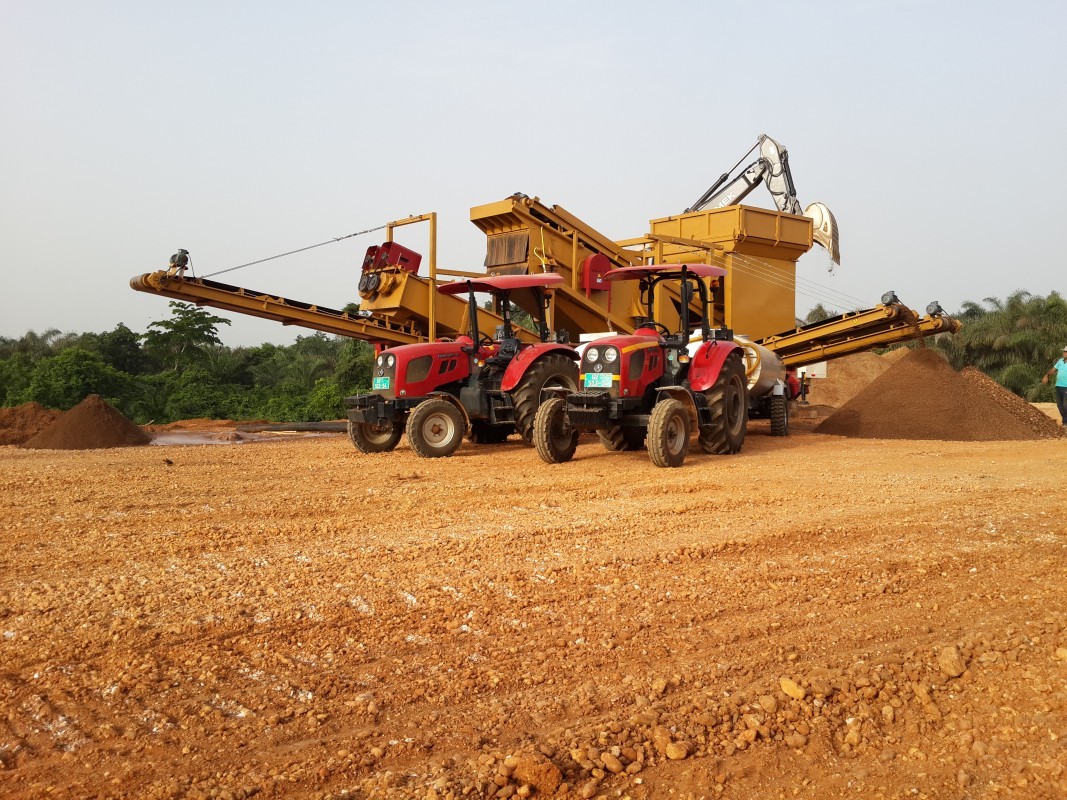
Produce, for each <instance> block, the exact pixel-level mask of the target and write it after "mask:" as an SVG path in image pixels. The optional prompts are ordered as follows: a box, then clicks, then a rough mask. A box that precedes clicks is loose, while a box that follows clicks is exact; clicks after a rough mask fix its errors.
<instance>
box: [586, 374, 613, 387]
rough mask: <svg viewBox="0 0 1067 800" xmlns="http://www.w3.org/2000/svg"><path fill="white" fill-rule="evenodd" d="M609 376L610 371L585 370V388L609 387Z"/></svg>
mask: <svg viewBox="0 0 1067 800" xmlns="http://www.w3.org/2000/svg"><path fill="white" fill-rule="evenodd" d="M611 378H612V376H611V373H610V372H587V373H586V375H585V388H586V389H610V388H611Z"/></svg>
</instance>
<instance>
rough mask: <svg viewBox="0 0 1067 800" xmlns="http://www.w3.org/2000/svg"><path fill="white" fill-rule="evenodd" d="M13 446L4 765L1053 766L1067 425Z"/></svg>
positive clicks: (681, 775)
mask: <svg viewBox="0 0 1067 800" xmlns="http://www.w3.org/2000/svg"><path fill="white" fill-rule="evenodd" d="M794 430H795V431H797V432H796V434H795V435H793V436H790V437H788V438H784V439H781V438H772V437H771V436H769V435H768V432H767V429H766V423H765V422H764V423H754V424H753V425H752V429H751V431H750V434H749V437H748V439H747V440H746V443H745V447H744V450H743V451H742V453H740V454H739V455H736V456H708V455H704V454H702V453H700V452H699V448H694V449H693V451H692V452H691V453H690V456H689V458H688V459H687V461H686V463H685V465H684V466H683V467H681V468H680V469H677V470H661V469H656V468H655V467H653V466H652V465H651V463H650V462H649V460H648V457H647V454H645V453H643V452H637V453H608V452H607V451H604V450H602V449H601V448H600V447H599V446H598V445H597V444H596V443H595V442H583V444H582V445H581V446H580V447H579V449H578V453H577V456H576V457H575V459H574V461H572V462H570V463H568V464H560V465H554V466H547V465H545V464H543V463H542V462H541V461H540V460H539V459H538V458H537V456H536V454H535V453H534V452H533V451H532V450H531V449H528V448H526V447H524V446H522V445H521V444H519V443H517V442H513V441H512V442H508V443H506V444H504V445H500V446H495V447H478V446H476V445H472V444H468V443H464V445H463V446H462V447H461V448H460V450H459V451H458V453H457V455H456V456H455V457H453V458H451V459H439V460H424V459H419V458H417V457H416V456H415V455H414V453H413V452H412V451H411V450H409V449H408V448H407V446H406V444H403V443H402V444H401V446H400V447H399V448H398V449H397V450H396V451H395V452H393V453H390V454H383V455H379V456H366V455H361V454H360V453H358V452H357V451H355V450H354V448H352V446H351V445H350V444H349V443H348V441H347V440H346V439H345V438H344V437H328V438H317V439H302V440H297V441H285V442H264V443H258V444H256V445H255V446H251V447H245V446H241V447H184V448H159V447H153V448H125V449H121V450H93V451H65V452H59V451H44V450H21V449H17V448H14V447H4V448H0V513H2V514H3V519H4V520H5V536H4V547H3V549H2V550H0V708H2V709H3V711H4V713H3V714H2V715H0V767H2V769H0V795H3V796H8V797H29V798H37V797H54V796H66V797H97V796H99V797H129V798H170V797H190V798H197V797H218V798H226V797H234V798H237V797H249V796H253V795H256V796H263V797H300V798H303V797H308V798H323V797H326V798H340V797H357V798H367V797H404V798H407V797H412V798H438V799H439V800H444V798H447V797H454V798H458V797H491V796H496V797H510V796H515V797H524V796H533V797H537V796H547V795H550V794H551V795H553V796H565V797H583V798H588V797H598V796H602V797H612V798H614V797H620V796H629V797H632V798H667V797H688V796H694V797H726V798H750V797H766V798H781V797H788V798H792V797H808V798H827V797H831V798H832V797H850V798H851V797H865V798H866V797H873V798H912V797H926V798H959V797H975V798H980V797H992V796H998V797H1017V798H1034V797H1038V798H1042V797H1048V798H1051V797H1063V796H1064V793H1065V792H1067V774H1065V773H1064V768H1065V761H1067V755H1065V751H1064V742H1065V741H1067V683H1065V678H1067V628H1065V624H1067V614H1065V606H1064V602H1063V593H1064V586H1065V564H1067V559H1065V556H1067V532H1065V527H1067V526H1065V525H1064V523H1063V517H1062V510H1061V508H1060V504H1059V503H1058V502H1056V500H1058V498H1059V496H1060V495H1061V494H1062V481H1063V475H1064V474H1067V441H1064V440H1038V441H1014V442H943V441H910V440H887V441H877V440H861V439H848V438H842V437H838V436H825V435H819V434H812V433H808V432H806V430H805V429H804V426H797V427H796V428H794Z"/></svg>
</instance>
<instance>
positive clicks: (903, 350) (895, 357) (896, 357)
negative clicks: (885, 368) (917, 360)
mask: <svg viewBox="0 0 1067 800" xmlns="http://www.w3.org/2000/svg"><path fill="white" fill-rule="evenodd" d="M915 349H918V348H915V347H898V348H897V349H896V350H890V351H889V352H888V353H883V354H882V358H884V359H885V360H886V361H888V362H889V363H890V364H896V363H897V362H898V361H900V359H902V358H904V356H906V355H907V354H908V353H910V352H911V351H912V350H915Z"/></svg>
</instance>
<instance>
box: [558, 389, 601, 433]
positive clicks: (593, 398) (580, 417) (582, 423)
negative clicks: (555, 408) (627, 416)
mask: <svg viewBox="0 0 1067 800" xmlns="http://www.w3.org/2000/svg"><path fill="white" fill-rule="evenodd" d="M610 403H611V396H610V395H609V394H608V393H607V392H580V393H577V394H572V395H570V396H569V397H568V398H567V422H568V423H570V426H571V427H572V428H606V427H607V426H608V406H609V405H610Z"/></svg>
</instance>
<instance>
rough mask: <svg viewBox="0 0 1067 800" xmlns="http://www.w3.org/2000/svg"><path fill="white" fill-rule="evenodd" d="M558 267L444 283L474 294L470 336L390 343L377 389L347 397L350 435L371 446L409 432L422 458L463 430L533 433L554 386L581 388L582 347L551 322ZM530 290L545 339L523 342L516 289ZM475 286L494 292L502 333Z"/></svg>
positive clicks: (376, 368) (383, 445)
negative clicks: (487, 326)
mask: <svg viewBox="0 0 1067 800" xmlns="http://www.w3.org/2000/svg"><path fill="white" fill-rule="evenodd" d="M562 282H563V276H562V275H558V274H556V273H552V272H549V273H542V274H539V275H497V276H490V277H485V278H479V279H477V280H463V281H457V282H455V283H447V284H444V285H443V286H439V287H438V291H439V292H441V293H442V294H452V295H455V294H462V293H466V294H467V295H468V298H469V299H468V302H469V311H470V313H469V317H470V335H469V336H459V337H457V338H456V339H455V340H451V339H438V340H437V341H435V342H426V343H422V344H407V345H401V346H399V347H394V348H391V349H389V350H383V351H382V352H381V353H380V354H379V355H378V357H377V358H376V359H375V361H374V365H373V368H372V373H373V379H372V385H371V389H372V393H370V394H361V395H356V396H355V397H348V398H345V405H346V406H347V407H348V435H349V438H350V439H351V440H352V444H354V445H355V446H356V448H357V449H359V450H361V451H362V452H364V453H384V452H386V451H389V450H392V449H393V448H394V447H396V445H397V443H398V442H399V441H400V437H401V435H402V434H403V433H404V432H405V430H406V432H407V436H408V443H409V444H410V445H411V448H412V449H413V450H414V451H415V452H416V453H417V454H418V455H420V456H422V457H424V458H438V457H441V456H450V455H452V453H454V452H455V451H456V448H457V447H459V445H460V443H461V442H462V441H463V436H464V434H467V433H469V435H470V438H471V439H473V440H474V441H475V442H477V443H480V444H493V443H499V442H503V441H504V440H505V439H506V438H507V437H508V435H509V434H511V433H514V432H515V431H518V432H519V434H520V435H521V436H522V438H523V439H524V440H525V441H526V442H527V443H529V442H531V441H532V439H533V421H534V414H535V413H536V411H537V407H538V405H540V403H541V398H542V392H543V391H544V390H545V389H546V388H562V389H565V390H568V391H574V390H575V389H577V388H578V366H577V364H576V362H577V360H578V354H577V353H576V352H575V351H574V348H572V347H568V346H566V345H564V344H562V343H560V340H562V339H563V338H564V337H562V336H559V335H553V334H552V333H551V332H550V331H549V329H548V326H547V324H546V316H547V314H546V311H547V309H548V303H549V290H550V288H551V287H552V286H555V285H556V284H559V283H562ZM519 290H523V291H529V292H531V293H532V298H531V299H532V301H533V304H532V307H534V308H536V309H537V310H538V312H539V313H538V314H537V319H536V320H535V322H536V325H537V328H538V331H537V333H538V336H539V338H540V339H541V341H540V343H538V344H528V343H525V342H522V341H520V339H519V338H518V337H517V336H516V330H515V327H514V326H513V325H512V315H511V293H512V292H513V291H519ZM476 292H482V293H489V294H492V295H493V298H494V300H495V302H496V304H497V308H498V309H499V312H500V314H501V315H502V316H503V318H504V323H503V325H500V326H498V328H497V331H496V337H495V338H494V337H491V336H489V335H488V334H485V333H482V332H481V331H479V330H478V302H477V299H476V298H475V293H476Z"/></svg>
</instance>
